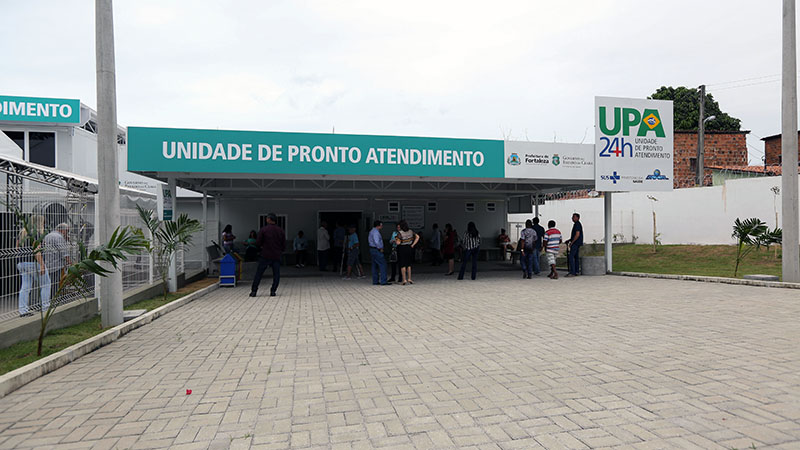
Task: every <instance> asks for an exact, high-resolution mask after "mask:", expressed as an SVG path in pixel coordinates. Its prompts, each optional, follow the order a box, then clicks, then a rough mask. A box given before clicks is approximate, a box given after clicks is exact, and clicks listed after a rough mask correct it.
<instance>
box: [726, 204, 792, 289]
mask: <svg viewBox="0 0 800 450" xmlns="http://www.w3.org/2000/svg"><path fill="white" fill-rule="evenodd" d="M731 236H732V237H733V238H734V239H736V267H734V269H733V277H734V278H736V276H737V275H738V274H739V265H740V264H741V262H742V260H743V259H744V258H745V257H746V256H747V255H749V254H750V253H751V252H752V251H753V250H756V249H758V248H760V247H762V246H764V247H767V248H769V246H770V245H772V244H779V243H780V242H781V240H782V238H783V231H782V230H781V229H780V228H778V227H775V229H774V230H770V229H769V228H768V227H767V224H766V223H764V222H762V221H761V219H759V218H757V217H751V218H749V219H745V220H739V218H738V217H737V218H736V220H735V221H734V222H733V234H732V235H731Z"/></svg>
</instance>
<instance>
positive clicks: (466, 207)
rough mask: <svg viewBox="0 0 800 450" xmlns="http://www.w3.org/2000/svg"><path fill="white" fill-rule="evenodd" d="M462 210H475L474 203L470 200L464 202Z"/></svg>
mask: <svg viewBox="0 0 800 450" xmlns="http://www.w3.org/2000/svg"><path fill="white" fill-rule="evenodd" d="M464 211H466V212H475V203H472V202H469V203H464Z"/></svg>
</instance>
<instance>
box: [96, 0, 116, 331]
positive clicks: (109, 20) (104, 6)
mask: <svg viewBox="0 0 800 450" xmlns="http://www.w3.org/2000/svg"><path fill="white" fill-rule="evenodd" d="M95 54H96V62H97V67H96V71H97V131H98V133H97V179H98V197H97V200H98V205H102V211H101V212H100V215H99V219H100V220H99V223H98V224H97V225H98V234H99V239H100V243H101V244H102V243H106V242H108V239H109V238H110V237H111V234H112V233H114V230H116V228H117V227H118V226H119V225H120V215H119V166H118V165H117V151H118V149H117V82H116V75H115V69H114V16H113V11H112V6H111V0H96V1H95ZM99 295H100V308H101V312H100V322H101V323H102V325H103V327H111V326H115V325H119V324H121V323H122V273H120V272H119V271H114V272H112V273H111V274H110V275H109V276H107V277H103V278H101V279H100V293H99Z"/></svg>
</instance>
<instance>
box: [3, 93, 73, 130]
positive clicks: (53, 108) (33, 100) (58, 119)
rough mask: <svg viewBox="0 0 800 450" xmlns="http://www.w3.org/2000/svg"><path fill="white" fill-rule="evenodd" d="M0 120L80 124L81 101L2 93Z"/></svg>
mask: <svg viewBox="0 0 800 450" xmlns="http://www.w3.org/2000/svg"><path fill="white" fill-rule="evenodd" d="M0 121H7V122H45V123H63V124H76V125H77V124H79V123H80V122H81V102H80V100H71V99H63V98H40V97H10V96H6V95H0Z"/></svg>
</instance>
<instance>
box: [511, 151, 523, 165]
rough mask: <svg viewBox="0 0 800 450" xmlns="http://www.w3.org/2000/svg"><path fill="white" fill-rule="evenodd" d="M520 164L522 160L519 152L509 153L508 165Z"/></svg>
mask: <svg viewBox="0 0 800 450" xmlns="http://www.w3.org/2000/svg"><path fill="white" fill-rule="evenodd" d="M520 164H522V162H521V161H520V159H519V155H518V154H516V153H512V154H510V155H508V165H510V166H518V165H520Z"/></svg>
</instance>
